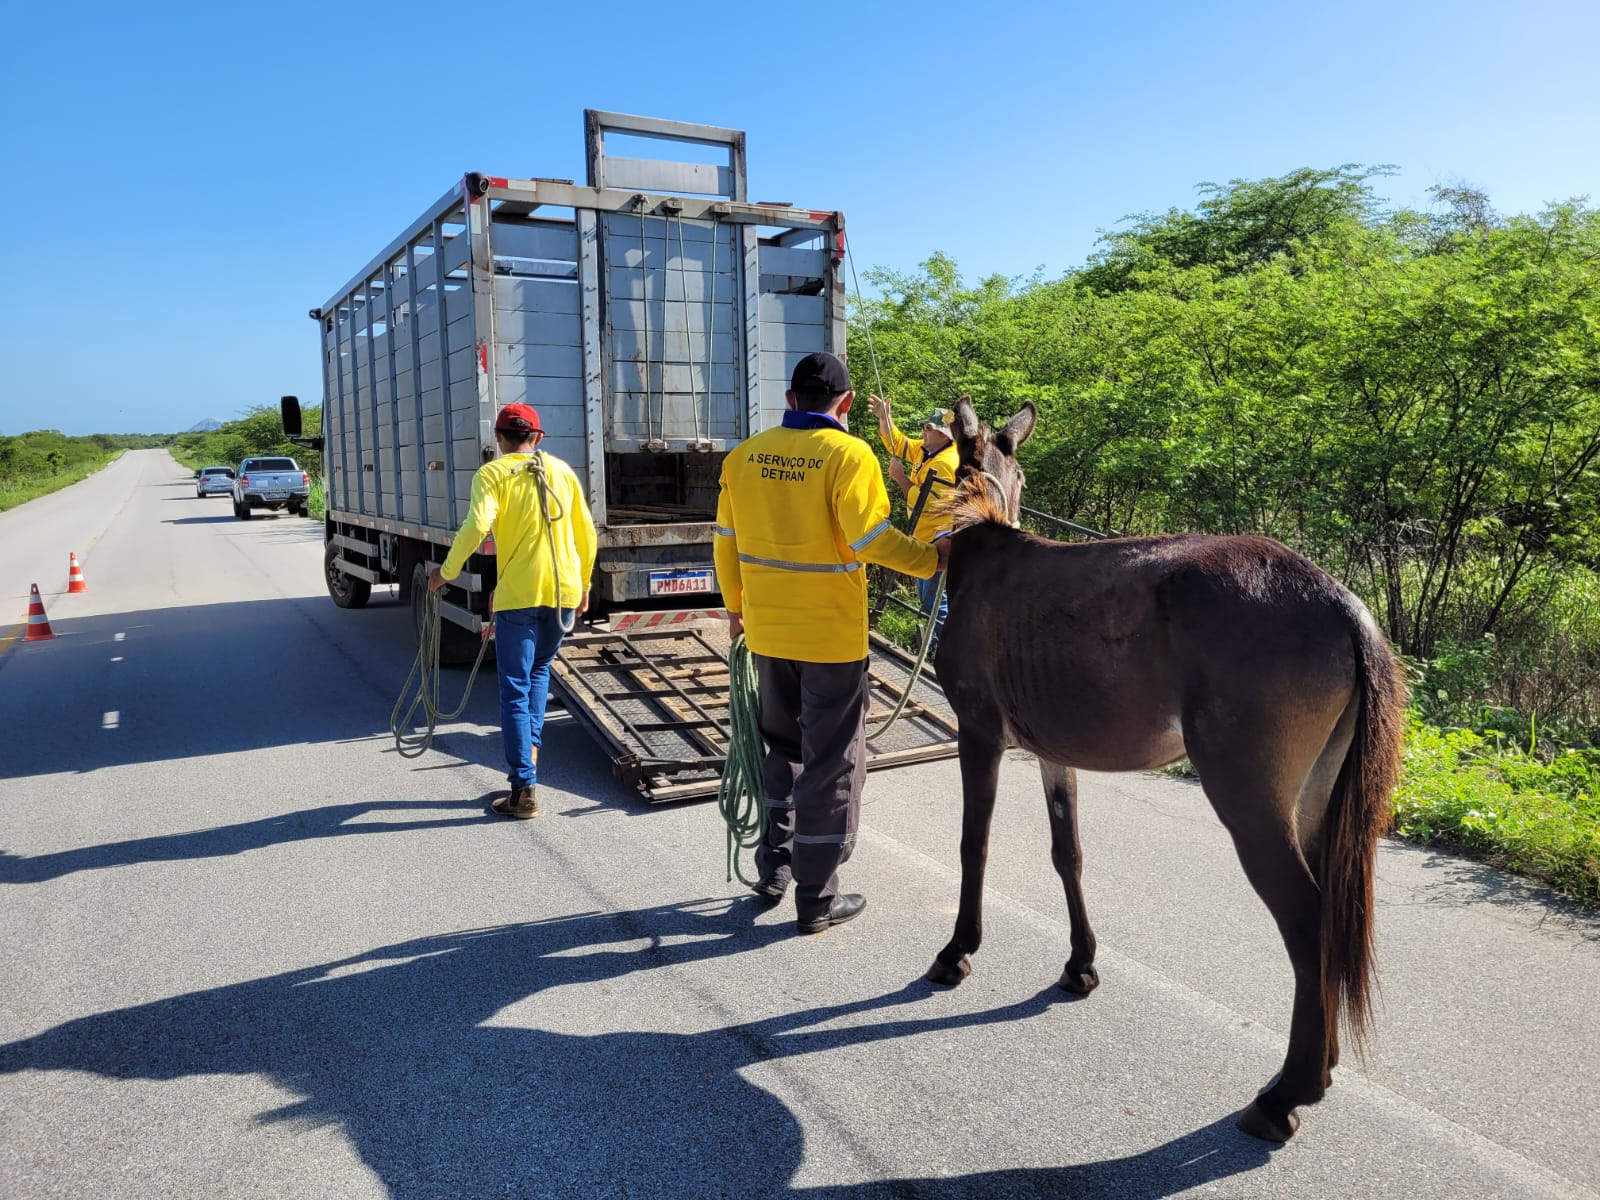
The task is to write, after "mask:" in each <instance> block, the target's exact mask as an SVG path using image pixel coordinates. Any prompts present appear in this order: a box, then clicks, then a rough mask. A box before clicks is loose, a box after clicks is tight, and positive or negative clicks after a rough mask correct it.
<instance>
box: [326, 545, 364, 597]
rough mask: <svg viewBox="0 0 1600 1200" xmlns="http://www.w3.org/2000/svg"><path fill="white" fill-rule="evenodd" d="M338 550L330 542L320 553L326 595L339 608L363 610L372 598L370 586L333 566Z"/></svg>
mask: <svg viewBox="0 0 1600 1200" xmlns="http://www.w3.org/2000/svg"><path fill="white" fill-rule="evenodd" d="M338 557H339V548H338V547H337V546H335V545H334V544H333V543H332V542H329V543H328V544H327V547H326V549H324V550H323V552H322V572H323V574H324V575H326V576H327V578H328V595H330V596H332V597H333V602H334V603H335V604H337V605H338V606H339V607H340V608H363V607H365V606H366V603H367V601H368V600H370V599H371V598H372V585H371V584H370V583H368V582H367V581H366V580H365V579H357V578H356V577H355V576H353V575H346V574H345V573H344V572H343V571H341V570H339V568H338V567H337V566H335V565H334V560H335V559H336V558H338Z"/></svg>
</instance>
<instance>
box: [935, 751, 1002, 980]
mask: <svg viewBox="0 0 1600 1200" xmlns="http://www.w3.org/2000/svg"><path fill="white" fill-rule="evenodd" d="M958 745H959V749H960V753H961V911H960V912H959V913H957V914H956V932H955V936H954V937H952V938H951V939H950V942H949V944H948V945H946V946H945V948H944V949H943V950H941V951H939V956H938V957H937V958H935V959H934V960H933V966H931V967H929V968H928V978H929V979H931V980H932V981H933V982H934V983H944V984H949V985H950V986H952V987H954V986H955V985H956V984H958V983H960V982H961V981H962V980H963V979H965V978H966V977H967V976H968V975H970V974H972V962H971V960H970V959H969V958H968V957H967V956H968V955H969V954H972V953H973V952H975V951H976V950H977V949H978V944H979V943H980V942H982V941H983V868H984V866H985V864H986V863H987V862H988V860H989V818H990V817H992V816H993V815H994V792H995V787H996V785H997V784H998V783H999V781H1000V754H1001V751H1002V750H1003V749H1004V747H1003V746H1002V745H1001V743H999V742H996V741H989V740H987V739H984V738H981V737H980V736H979V735H978V734H976V733H969V732H968V731H967V730H966V729H962V730H961V733H960V735H959V740H958Z"/></svg>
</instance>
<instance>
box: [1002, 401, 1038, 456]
mask: <svg viewBox="0 0 1600 1200" xmlns="http://www.w3.org/2000/svg"><path fill="white" fill-rule="evenodd" d="M1038 421H1039V413H1038V411H1037V410H1036V409H1035V408H1034V407H1033V403H1032V402H1031V401H1029V402H1028V403H1026V404H1024V405H1023V406H1022V411H1021V412H1019V413H1018V414H1017V415H1016V416H1014V417H1012V418H1011V420H1009V421H1007V422H1006V425H1005V428H1004V429H1002V430H1001V431H1000V432H999V434H998V435H996V437H995V441H997V442H1000V443H1002V444H1003V445H1004V446H1005V447H1006V453H1008V454H1015V453H1016V452H1017V447H1019V446H1021V445H1022V443H1023V442H1025V441H1027V440H1028V439H1029V438H1030V437H1032V436H1033V427H1034V426H1035V425H1036V424H1038Z"/></svg>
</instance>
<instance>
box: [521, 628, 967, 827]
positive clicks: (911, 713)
mask: <svg viewBox="0 0 1600 1200" xmlns="http://www.w3.org/2000/svg"><path fill="white" fill-rule="evenodd" d="M728 647H729V641H728V624H727V619H726V617H725V616H724V615H723V614H722V613H720V612H711V611H706V610H702V611H699V612H676V613H645V614H629V615H628V616H624V617H620V618H618V619H617V620H616V621H614V622H613V623H612V625H611V626H610V627H609V628H600V627H596V628H589V629H583V630H582V631H580V632H577V633H573V634H571V635H569V636H568V637H567V638H566V639H565V640H564V641H563V642H562V643H561V651H560V653H558V654H557V655H556V658H555V661H554V663H552V664H551V682H552V683H553V684H554V685H555V688H556V690H557V692H558V694H559V695H560V696H561V698H562V700H563V701H564V702H565V704H566V706H567V709H568V711H569V712H571V713H572V714H573V715H574V716H576V717H577V718H578V719H579V720H580V721H582V722H583V723H584V724H585V725H587V726H588V727H589V729H590V731H591V732H592V733H593V734H594V735H595V737H596V738H597V739H598V740H599V741H600V743H601V744H602V745H603V746H604V747H605V748H606V751H607V753H608V754H609V755H610V756H611V761H612V764H613V769H614V771H615V773H616V776H617V778H618V779H620V780H622V781H623V782H624V783H626V784H627V785H628V786H629V787H630V788H634V789H636V790H637V791H638V792H639V793H640V794H641V795H642V796H644V798H645V799H646V800H649V801H651V802H652V803H661V802H664V801H669V800H689V799H694V798H697V797H703V796H711V795H715V794H716V791H717V785H718V783H719V782H720V781H721V778H722V768H723V765H724V763H725V762H726V760H727V752H728ZM914 662H915V660H914V659H913V658H912V657H911V656H909V655H907V654H906V653H905V652H904V651H902V650H900V649H899V648H898V647H897V646H895V645H893V644H892V643H890V642H889V641H887V640H886V639H884V638H883V637H881V636H880V635H879V634H877V633H874V634H872V640H871V646H870V657H869V661H868V664H867V671H868V675H869V677H870V695H871V707H870V709H869V711H868V715H867V732H868V733H871V732H872V730H873V728H874V727H875V726H877V725H879V724H881V723H882V722H883V721H885V720H887V719H888V716H889V714H890V712H892V711H893V709H894V706H895V705H896V704H897V703H899V700H900V696H901V695H902V694H903V692H904V691H905V686H906V683H907V682H908V681H909V679H910V677H911V669H912V666H913V664H914ZM955 753H956V719H955V715H954V714H953V713H952V712H951V711H950V706H949V704H948V703H946V701H945V697H944V692H943V691H942V690H940V688H939V684H938V681H937V680H935V679H934V678H933V671H932V669H931V668H925V669H924V671H923V674H922V678H921V679H919V680H918V681H917V687H916V691H915V692H914V693H913V694H912V698H911V702H910V703H909V704H908V705H907V706H906V711H905V713H904V714H903V715H902V716H901V718H900V721H899V723H898V724H897V725H896V726H895V727H894V728H893V729H892V730H890V731H889V733H888V735H887V736H886V737H884V738H882V739H880V740H878V741H876V742H871V741H869V742H868V743H867V769H868V770H872V771H876V770H882V769H885V768H887V767H898V766H903V765H906V764H909V763H918V762H928V761H931V760H933V759H939V758H950V757H952V756H954V755H955Z"/></svg>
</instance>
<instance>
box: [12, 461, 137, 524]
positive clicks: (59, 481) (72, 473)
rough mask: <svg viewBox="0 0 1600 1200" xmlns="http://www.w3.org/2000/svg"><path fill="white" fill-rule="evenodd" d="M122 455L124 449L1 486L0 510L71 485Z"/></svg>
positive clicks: (14, 506)
mask: <svg viewBox="0 0 1600 1200" xmlns="http://www.w3.org/2000/svg"><path fill="white" fill-rule="evenodd" d="M121 457H122V451H120V450H119V451H117V452H116V453H115V454H108V455H106V456H105V458H104V459H102V460H101V461H100V462H97V463H93V464H88V465H83V466H77V467H72V468H70V469H68V470H65V471H58V472H57V473H56V474H54V475H44V476H41V477H39V478H35V479H29V480H27V481H26V482H24V483H14V484H10V485H7V486H5V487H0V512H5V511H6V510H7V509H8V508H16V507H17V505H19V504H26V503H27V502H28V501H29V500H37V499H38V498H39V497H40V496H48V495H49V494H50V493H51V492H59V491H60V490H61V489H62V488H64V487H71V486H72V485H73V484H75V483H77V482H78V481H79V480H83V479H87V478H89V476H91V475H93V474H94V473H95V472H96V471H98V470H100V469H101V468H103V467H107V466H109V465H110V464H111V463H113V462H115V461H116V460H117V459H119V458H121Z"/></svg>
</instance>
